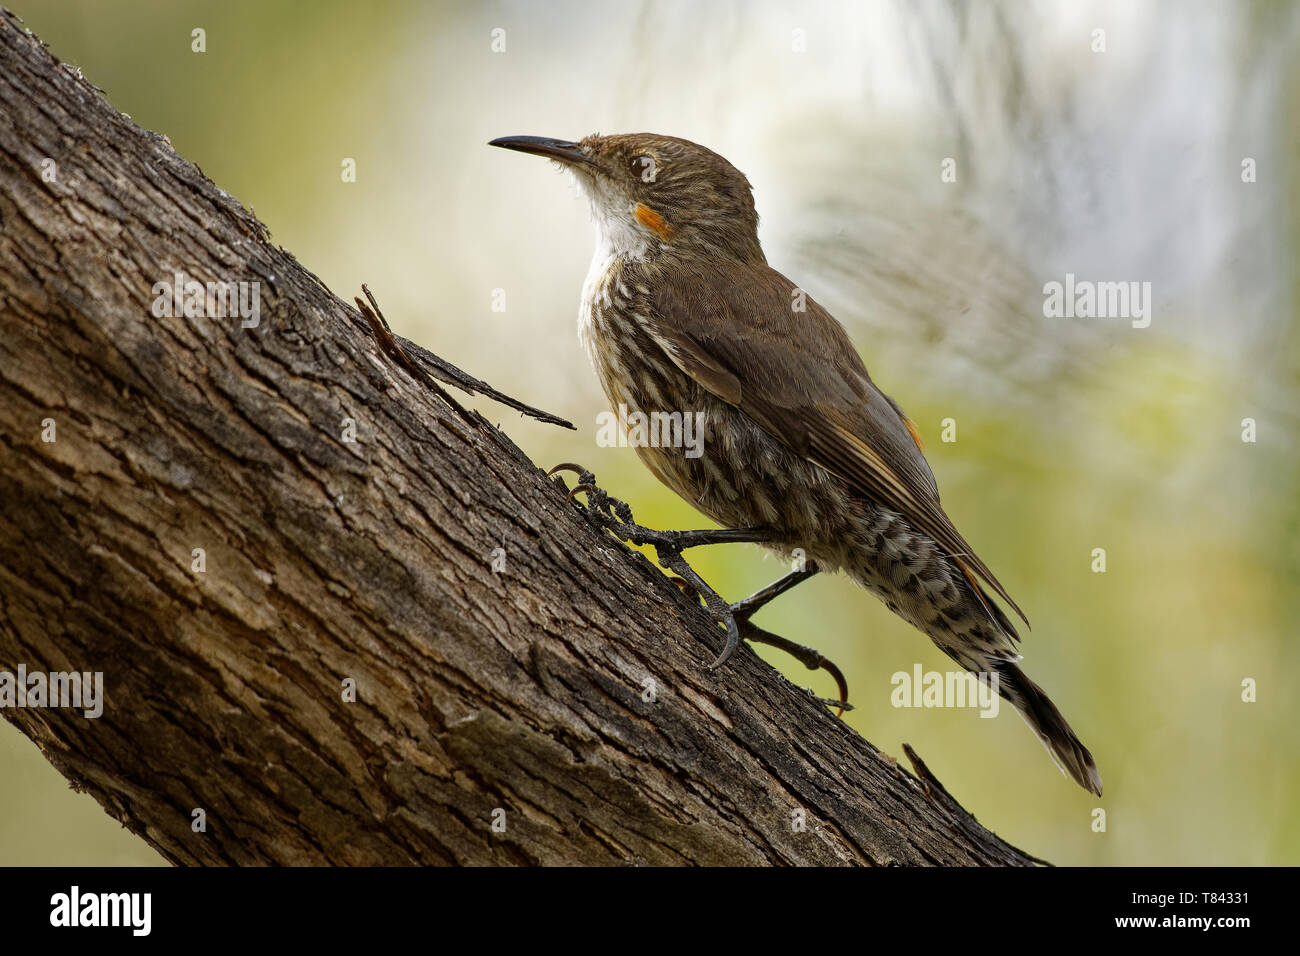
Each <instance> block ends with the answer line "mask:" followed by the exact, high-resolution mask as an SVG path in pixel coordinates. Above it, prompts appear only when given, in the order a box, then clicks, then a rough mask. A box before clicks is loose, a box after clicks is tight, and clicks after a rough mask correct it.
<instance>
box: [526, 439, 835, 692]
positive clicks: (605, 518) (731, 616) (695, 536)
mask: <svg viewBox="0 0 1300 956" xmlns="http://www.w3.org/2000/svg"><path fill="white" fill-rule="evenodd" d="M559 471H572V472H574V473H575V474H577V476H578V484H577V485H575V486H574V487H573V489H572V490H571V491H569V493H568V496H567V497H566V498H565V502H566V503H567V502H570V501H573V500H574V499H575V498H576V497H577V496H578V495H581V494H585V495H586V496H587V506H586V508H584V509H583V511H584V513H585V514H586V515H587V517H588V518H589V519H590V520H591V521H592V522H593V523H594V524H596V525H597V526H598V527H600V528H601V529H603V530H605V531H608V532H609V533H610V534H612V535H613V536H614V537H616V538H618V539H619V540H620V541H626V542H628V543H630V544H634V545H637V546H646V545H648V546H650V547H653V548H654V549H655V557H656V558H657V559H658V561H659V564H660V566H662V567H664V568H666V569H668V570H669V571H672V572H673V573H674V574H676V575H677V576H678V577H677V578H676V579H675V583H677V585H678V586H679V587H681V588H682V589H683V590H685V589H686V588H690V589H691V590H692V591H693V592H694V593H695V595H696V596H697V597H698V598H699V599H700V600H701V601H702V602H703V603H704V606H705V608H706V609H707V610H708V611H709V614H710V615H711V616H712V617H713V619H714V620H715V621H717V622H718V623H719V624H720V625H721V626H722V627H723V628H724V629H725V630H726V642H725V643H724V644H723V647H722V652H721V653H720V654H719V655H718V656H717V658H716V659H715V660H714V661H713V662H712V663H711V664H709V665H708V667H709V669H710V670H716V669H717V668H719V667H721V666H722V665H723V664H725V663H727V661H728V660H730V659H731V656H732V654H734V653H735V652H736V648H737V647H738V646H739V645H740V640H741V636H742V635H741V631H742V629H743V631H744V632H745V633H744V639H745V640H749V641H754V642H757V643H760V644H767V645H769V646H771V647H776V648H779V649H781V650H783V651H785V652H786V653H787V654H789V655H790V656H792V657H794V658H795V659H796V660H798V661H799V662H800V663H802V664H803V665H804V666H805V667H807V668H809V669H810V670H818V669H820V670H824V671H826V672H827V673H829V674H830V675H831V676H832V677H833V678H834V679H835V683H836V685H837V686H838V688H839V692H840V699H839V700H838V701H826V700H822V698H816V699H817V700H822V703H825V704H827V705H828V706H833V707H838V708H839V713H838V714H837V715H836V716H840V715H842V714H843V713H844V711H846V710H852V709H853V706H852V705H851V704H850V703H849V702H848V696H849V691H848V684H847V682H846V681H845V680H844V674H843V673H842V672H841V671H840V669H839V668H838V667H837V666H836V665H835V664H834V662H832V661H830V660H828V659H827V658H825V657H823V656H822V655H821V654H820V653H819V652H818V651H816V650H815V649H814V648H811V647H808V646H806V645H804V644H798V643H796V642H794V641H791V640H788V639H786V638H784V637H780V636H779V635H776V634H772V633H770V632H768V631H765V630H763V629H762V628H761V627H758V626H757V625H755V624H753V623H751V622H750V620H749V618H750V616H751V615H752V614H753V613H754V612H755V611H756V610H757V609H758V607H759V606H760V605H761V603H765V602H758V603H755V601H754V598H755V597H758V595H754V596H752V597H750V598H746V599H745V600H744V601H739V602H737V603H735V604H729V603H727V602H726V601H724V600H723V599H722V597H721V596H720V595H719V594H718V593H717V592H716V591H714V590H713V588H711V587H709V585H708V584H707V583H706V582H705V581H704V579H703V578H701V577H700V576H699V575H698V574H696V573H695V569H694V568H692V567H691V566H690V565H689V564H687V563H686V559H685V558H683V557H682V551H684V550H686V549H687V548H694V547H699V546H701V545H705V544H727V543H740V542H751V543H753V542H764V541H770V540H772V536H771V533H770V532H769V531H768V530H767V529H763V528H753V529H744V528H742V529H734V530H733V529H725V528H724V529H715V530H704V531H659V530H655V529H653V528H646V527H644V526H642V525H639V524H637V523H636V520H635V518H634V517H633V514H632V507H631V505H629V504H628V503H627V502H626V501H622V500H620V499H618V498H615V497H614V496H613V495H611V494H609V493H608V492H607V491H605V490H604V489H603V488H601V487H600V486H599V485H597V484H596V476H595V475H594V474H593V473H592V472H591V471H589V470H588V469H586V468H583V467H582V466H581V465H576V464H573V463H572V462H563V463H561V464H559V465H556V466H555V467H554V468H552V469H551V470H550V471H548V472H547V473H546V477H548V478H550V477H551V476H553V475H554V474H555V473H556V472H559ZM809 573H810V574H811V573H816V566H815V565H814V566H813V570H812V571H811V572H809ZM788 586H789V585H787V587H788ZM782 590H784V588H782ZM776 593H780V591H779V590H778V591H777V592H776ZM771 596H775V595H771Z"/></svg>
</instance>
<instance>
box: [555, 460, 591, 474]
mask: <svg viewBox="0 0 1300 956" xmlns="http://www.w3.org/2000/svg"><path fill="white" fill-rule="evenodd" d="M557 471H571V472H573V473H574V474H575V475H582V474H585V473H586V471H587V469H586V468H583V467H582V466H581V465H575V464H574V463H573V462H571V461H562V462H560V463H559V464H558V465H556V466H555V467H554V468H552V469H551V470H550V471H548V472H547V473H546V477H547V478H549V477H551V475H553V474H555V473H556V472H557Z"/></svg>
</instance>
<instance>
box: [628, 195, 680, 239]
mask: <svg viewBox="0 0 1300 956" xmlns="http://www.w3.org/2000/svg"><path fill="white" fill-rule="evenodd" d="M632 215H634V216H636V221H637V222H639V223H641V225H643V226H645V227H646V228H647V229H649V230H650V231H651V232H653V233H654V234H655V235H657V236H658V237H659V238H660V239H664V240H667V239H668V237H669V236H671V235H672V234H673V227H672V226H670V225H668V223H666V222H664V217H663V216H661V215H659V213H657V212H655V211H654V210H653V209H651V208H650V207H649V206H647V205H646V204H645V203H641V202H639V203H637V204H636V208H635V209H634V210H632Z"/></svg>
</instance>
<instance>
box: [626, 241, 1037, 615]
mask: <svg viewBox="0 0 1300 956" xmlns="http://www.w3.org/2000/svg"><path fill="white" fill-rule="evenodd" d="M647 286H648V287H650V288H651V289H652V290H653V309H652V310H650V314H649V315H640V316H638V319H639V320H640V321H642V322H644V323H645V324H646V329H647V331H648V332H649V333H650V334H651V335H652V337H654V338H655V340H656V341H657V342H658V343H659V344H660V346H661V347H662V348H663V349H664V351H665V352H666V353H667V354H668V356H669V357H670V358H671V359H672V360H673V362H674V363H675V364H676V365H677V366H678V367H679V368H680V369H681V370H682V371H683V372H685V373H686V374H687V375H689V376H691V377H692V378H693V379H695V381H697V382H699V383H700V384H701V385H702V386H703V387H705V388H707V389H708V390H709V391H710V392H712V393H713V394H714V395H716V396H718V397H719V398H721V399H722V400H723V401H726V402H728V403H729V404H731V405H735V406H736V407H737V408H739V409H741V410H742V411H744V412H745V413H746V414H748V415H749V416H750V417H751V418H753V419H754V420H755V421H756V422H757V423H758V424H759V425H760V426H761V427H762V428H763V429H764V430H766V431H767V432H768V433H769V434H771V435H772V436H773V437H775V438H777V439H778V440H780V441H781V442H782V443H783V444H785V445H786V446H787V447H789V448H790V449H791V450H793V451H795V452H796V453H798V454H799V455H802V456H803V457H805V458H807V459H809V460H810V461H812V462H815V463H816V464H818V465H820V466H821V467H823V468H825V469H826V470H827V471H830V472H833V473H834V474H836V475H838V476H839V477H841V478H842V479H844V480H845V481H847V482H848V483H849V484H850V485H851V486H852V487H853V488H855V489H857V490H858V491H859V492H861V493H862V494H865V495H867V496H868V497H870V498H871V499H872V500H873V501H876V502H877V503H879V504H881V505H883V506H885V507H887V508H890V509H892V510H894V511H897V512H898V513H899V514H901V515H903V516H904V517H905V518H907V520H908V521H909V523H911V524H912V526H913V527H915V528H916V529H917V530H919V531H922V532H924V533H925V534H927V535H929V536H930V537H931V538H933V539H934V540H935V541H937V542H938V543H939V544H940V545H941V546H942V547H943V548H944V549H945V550H946V551H947V552H948V554H949V555H950V556H951V557H952V558H953V559H954V560H956V561H957V563H958V565H959V566H961V568H962V570H963V572H965V574H966V576H967V577H968V578H970V579H971V584H972V585H973V586H974V587H975V590H976V592H977V593H979V592H980V588H979V586H978V584H977V583H976V582H975V580H974V575H978V576H979V577H980V578H982V579H983V580H984V581H985V582H986V583H987V584H988V585H989V587H991V588H992V589H993V590H994V591H996V592H997V593H998V594H999V595H1001V597H1002V598H1003V600H1005V601H1006V602H1007V603H1008V604H1009V605H1010V606H1011V607H1012V608H1014V609H1015V612H1016V613H1017V614H1019V615H1020V617H1021V619H1022V620H1024V621H1025V623H1026V624H1028V623H1029V621H1028V619H1027V618H1025V615H1024V612H1023V611H1021V610H1020V608H1019V607H1018V606H1017V605H1016V602H1015V601H1013V600H1011V596H1010V595H1009V594H1007V591H1006V589H1005V588H1004V587H1002V585H1001V584H1000V583H999V582H998V580H997V578H995V577H994V576H993V572H992V571H990V570H989V569H988V567H987V566H986V565H985V564H984V562H983V561H981V560H980V559H979V557H978V556H976V554H975V553H974V551H972V550H971V547H970V545H968V544H967V543H966V540H965V539H964V538H963V537H962V536H961V534H959V533H958V531H957V529H956V528H955V527H953V524H952V521H951V520H950V519H949V518H948V516H947V515H946V514H945V513H944V511H943V508H942V507H941V506H940V504H939V490H938V487H937V486H936V485H935V483H934V475H933V474H932V473H931V472H930V466H929V465H928V464H927V463H926V461H925V458H924V457H923V456H922V454H921V451H920V448H919V447H918V442H917V441H916V440H915V438H914V432H913V431H912V429H911V427H909V426H910V422H908V421H907V419H906V416H904V415H903V413H902V410H901V409H900V408H899V407H898V406H897V405H896V404H895V403H894V402H893V401H892V400H891V399H890V398H889V397H888V396H886V395H885V394H884V393H883V392H881V391H880V389H878V388H877V387H876V385H875V383H874V382H872V381H871V376H870V375H868V374H867V369H866V366H865V365H863V364H862V359H861V358H860V357H859V356H858V353H857V350H856V349H855V348H854V347H853V343H852V342H851V341H850V340H849V337H848V334H847V333H846V332H845V331H844V328H843V327H842V326H841V325H840V324H839V322H837V321H836V320H835V318H834V317H833V316H832V315H831V314H830V313H829V312H827V311H826V310H825V309H823V308H822V307H821V306H819V305H817V303H815V302H813V301H812V299H810V298H806V297H803V296H802V295H801V294H800V292H799V290H798V289H797V287H796V286H795V285H794V283H792V282H791V281H790V280H789V279H787V278H786V277H785V276H783V275H781V274H780V273H779V272H777V271H776V270H774V269H772V268H770V267H768V266H767V265H764V264H762V263H729V264H725V265H719V266H714V267H713V268H711V269H710V270H709V271H708V272H707V274H693V273H682V272H676V273H674V275H673V277H672V281H671V282H665V281H662V280H660V281H654V282H649V283H647ZM799 304H802V305H803V309H804V310H803V311H799V310H798V305H799ZM989 610H990V613H991V614H992V615H993V617H994V619H995V620H998V621H999V623H1000V624H1002V625H1003V627H1004V629H1005V630H1007V631H1008V633H1009V634H1010V635H1011V636H1013V637H1014V636H1015V631H1014V629H1013V628H1011V626H1010V622H1009V621H1007V620H1006V617H1005V615H1003V614H1001V613H1000V612H999V611H997V610H995V609H993V608H990V609H989Z"/></svg>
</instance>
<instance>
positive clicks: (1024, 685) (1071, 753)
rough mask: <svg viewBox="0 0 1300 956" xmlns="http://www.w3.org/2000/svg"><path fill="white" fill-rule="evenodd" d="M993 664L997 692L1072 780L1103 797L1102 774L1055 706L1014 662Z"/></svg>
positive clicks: (996, 662)
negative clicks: (1017, 712) (995, 673)
mask: <svg viewBox="0 0 1300 956" xmlns="http://www.w3.org/2000/svg"><path fill="white" fill-rule="evenodd" d="M992 664H993V667H994V668H995V670H996V671H997V675H998V693H1000V694H1001V695H1002V696H1003V697H1005V698H1006V699H1007V700H1008V701H1009V702H1010V703H1011V704H1012V705H1013V706H1014V707H1015V708H1016V710H1018V711H1019V712H1020V715H1021V716H1022V717H1024V718H1025V722H1026V723H1027V724H1029V727H1030V729H1031V730H1033V732H1034V733H1035V734H1037V735H1038V739H1039V740H1041V741H1042V742H1043V746H1044V747H1046V748H1047V752H1048V753H1049V754H1051V755H1052V759H1053V760H1054V761H1055V762H1056V765H1057V766H1058V767H1060V768H1061V770H1062V771H1063V772H1065V773H1068V774H1069V775H1070V776H1071V777H1073V778H1074V780H1075V782H1076V783H1078V784H1079V786H1081V787H1083V788H1084V789H1085V790H1088V791H1090V792H1092V793H1095V794H1096V795H1097V796H1099V797H1100V796H1101V774H1100V773H1099V772H1098V771H1097V764H1096V762H1095V761H1094V760H1093V759H1092V754H1091V753H1089V752H1088V748H1087V747H1085V746H1084V745H1083V742H1082V741H1081V740H1079V738H1078V737H1077V736H1076V735H1075V733H1074V731H1073V730H1071V729H1070V725H1069V724H1067V723H1066V722H1065V718H1064V717H1062V716H1061V712H1060V711H1059V710H1057V709H1056V705H1055V704H1053V703H1052V701H1051V699H1050V698H1049V697H1048V696H1047V694H1045V693H1044V692H1043V689H1042V688H1041V687H1039V686H1038V685H1037V684H1035V683H1034V682H1033V681H1031V680H1030V679H1029V678H1028V677H1026V676H1025V672H1024V671H1022V670H1021V669H1020V668H1019V667H1018V666H1016V665H1015V664H1014V663H1013V662H1011V661H995V662H992Z"/></svg>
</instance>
